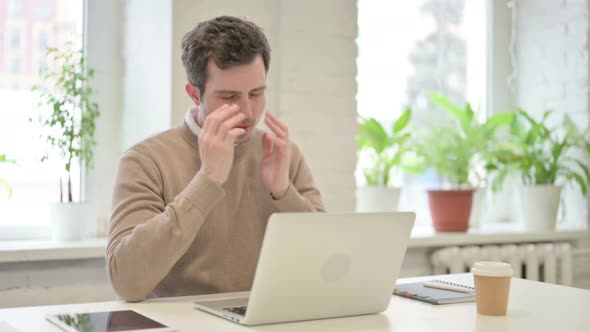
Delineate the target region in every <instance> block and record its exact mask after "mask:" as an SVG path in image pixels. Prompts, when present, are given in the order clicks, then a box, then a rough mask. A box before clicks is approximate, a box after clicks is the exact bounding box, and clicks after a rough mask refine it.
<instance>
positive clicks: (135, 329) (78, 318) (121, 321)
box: [46, 310, 176, 332]
mask: <svg viewBox="0 0 590 332" xmlns="http://www.w3.org/2000/svg"><path fill="white" fill-rule="evenodd" d="M46 318H47V320H49V321H50V322H52V323H53V324H55V325H57V326H58V327H60V328H61V329H62V330H64V331H68V332H98V331H100V332H123V331H127V332H174V331H176V330H175V329H174V328H172V327H170V326H166V325H164V324H162V323H158V322H156V321H155V320H153V319H151V318H148V317H146V316H144V315H142V314H140V313H137V312H135V311H133V310H122V311H106V312H85V313H64V314H49V315H47V316H46Z"/></svg>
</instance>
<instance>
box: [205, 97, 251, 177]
mask: <svg viewBox="0 0 590 332" xmlns="http://www.w3.org/2000/svg"><path fill="white" fill-rule="evenodd" d="M239 109H240V108H239V107H238V106H237V105H231V106H230V105H223V106H221V107H220V108H218V109H216V110H215V111H213V112H211V114H209V115H208V116H207V118H206V119H205V123H203V131H202V132H201V135H199V155H200V157H201V169H200V171H199V172H203V174H205V175H206V176H207V177H208V178H209V179H210V180H211V181H213V182H215V183H216V184H218V185H220V186H221V185H222V184H224V183H225V181H226V180H227V177H228V176H229V172H230V171H231V167H232V165H233V163H234V144H235V142H236V139H237V138H238V137H239V136H240V135H243V134H244V133H245V130H244V129H242V128H237V127H236V126H237V125H239V124H240V123H241V122H242V121H244V119H245V118H246V116H245V115H244V114H243V113H239Z"/></svg>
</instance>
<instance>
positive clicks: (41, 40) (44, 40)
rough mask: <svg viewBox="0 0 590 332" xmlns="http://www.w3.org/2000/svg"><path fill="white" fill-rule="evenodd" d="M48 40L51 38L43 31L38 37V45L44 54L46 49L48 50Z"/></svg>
mask: <svg viewBox="0 0 590 332" xmlns="http://www.w3.org/2000/svg"><path fill="white" fill-rule="evenodd" d="M48 40H49V36H48V34H47V32H46V31H41V32H39V35H37V45H38V47H39V49H41V51H42V52H43V53H45V49H47V45H48Z"/></svg>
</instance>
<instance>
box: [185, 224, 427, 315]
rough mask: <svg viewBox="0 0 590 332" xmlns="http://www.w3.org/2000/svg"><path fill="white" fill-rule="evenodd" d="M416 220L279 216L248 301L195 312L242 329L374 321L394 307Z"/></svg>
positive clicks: (207, 303)
mask: <svg viewBox="0 0 590 332" xmlns="http://www.w3.org/2000/svg"><path fill="white" fill-rule="evenodd" d="M415 217H416V215H415V214H414V213H413V212H387V213H275V214H273V215H271V217H270V218H269V221H268V224H267V227H266V232H265V234H264V239H263V242H262V249H261V251H260V257H259V259H258V265H257V267H256V272H255V275H254V281H253V284H252V289H251V291H250V293H249V296H247V297H236V298H226V299H223V300H219V299H216V300H200V301H197V302H195V307H196V308H198V309H201V310H204V311H206V312H209V313H211V314H215V315H218V316H220V317H223V318H225V319H228V320H231V321H232V322H236V323H239V324H243V325H259V324H271V323H280V322H293V321H300V320H312V319H322V318H333V317H345V316H354V315H366V314H375V313H379V312H382V311H384V310H385V309H387V307H388V305H389V301H390V300H391V296H392V294H393V290H394V287H395V282H396V279H397V276H398V274H399V271H400V268H401V264H402V261H403V258H404V255H405V253H406V249H407V246H408V240H409V238H410V232H411V230H412V226H413V225H414V219H415Z"/></svg>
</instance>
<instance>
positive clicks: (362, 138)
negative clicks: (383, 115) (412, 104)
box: [358, 108, 412, 186]
mask: <svg viewBox="0 0 590 332" xmlns="http://www.w3.org/2000/svg"><path fill="white" fill-rule="evenodd" d="M411 116H412V110H411V109H410V108H406V109H405V111H404V112H403V113H402V114H401V115H400V116H399V118H397V119H396V120H395V121H394V123H393V126H392V127H391V129H390V130H387V129H385V127H384V126H383V125H382V124H381V123H380V122H379V121H377V120H376V119H374V118H368V119H366V118H362V117H360V118H359V136H358V148H359V152H360V153H361V154H365V155H366V156H368V159H369V160H370V164H369V165H368V166H365V167H363V170H362V171H363V175H364V177H365V180H366V182H367V184H368V185H369V186H387V185H389V184H390V183H389V182H390V176H391V170H392V168H394V167H402V166H403V165H402V163H403V157H404V155H405V154H406V153H407V152H408V151H409V144H408V143H409V142H410V138H411V134H410V126H409V123H410V118H411Z"/></svg>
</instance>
